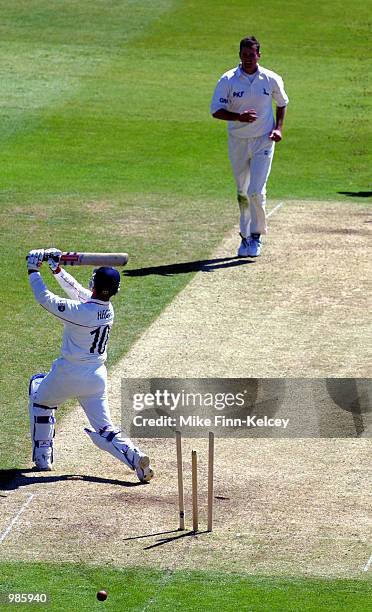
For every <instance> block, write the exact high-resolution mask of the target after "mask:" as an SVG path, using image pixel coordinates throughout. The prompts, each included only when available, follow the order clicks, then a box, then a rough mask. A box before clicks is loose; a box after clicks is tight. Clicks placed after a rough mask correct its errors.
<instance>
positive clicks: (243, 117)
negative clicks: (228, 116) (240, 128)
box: [239, 108, 257, 123]
mask: <svg viewBox="0 0 372 612" xmlns="http://www.w3.org/2000/svg"><path fill="white" fill-rule="evenodd" d="M256 119H257V113H256V111H255V110H254V108H250V109H249V110H246V111H243V112H242V113H240V115H239V121H241V122H242V123H253V122H254V121H256Z"/></svg>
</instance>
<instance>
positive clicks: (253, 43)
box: [239, 36, 260, 53]
mask: <svg viewBox="0 0 372 612" xmlns="http://www.w3.org/2000/svg"><path fill="white" fill-rule="evenodd" d="M243 47H249V48H250V49H251V48H252V47H256V50H257V53H259V52H260V43H259V41H258V40H257V38H255V37H254V36H247V37H246V38H242V40H241V41H240V49H239V52H240V53H241V52H242V49H243Z"/></svg>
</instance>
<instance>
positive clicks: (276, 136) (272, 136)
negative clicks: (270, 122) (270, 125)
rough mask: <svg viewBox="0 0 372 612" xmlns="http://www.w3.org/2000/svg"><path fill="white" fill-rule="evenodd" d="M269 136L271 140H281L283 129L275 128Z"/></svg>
mask: <svg viewBox="0 0 372 612" xmlns="http://www.w3.org/2000/svg"><path fill="white" fill-rule="evenodd" d="M269 138H270V140H273V141H274V142H280V141H281V139H282V131H281V130H278V129H275V130H273V131H272V132H271V134H270V136H269Z"/></svg>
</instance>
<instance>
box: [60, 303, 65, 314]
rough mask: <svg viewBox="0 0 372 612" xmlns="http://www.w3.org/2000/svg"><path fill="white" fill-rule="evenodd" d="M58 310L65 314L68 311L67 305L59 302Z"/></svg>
mask: <svg viewBox="0 0 372 612" xmlns="http://www.w3.org/2000/svg"><path fill="white" fill-rule="evenodd" d="M58 310H59V312H64V311H65V310H66V304H64V303H63V302H59V303H58Z"/></svg>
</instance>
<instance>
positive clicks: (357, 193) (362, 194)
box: [337, 191, 372, 198]
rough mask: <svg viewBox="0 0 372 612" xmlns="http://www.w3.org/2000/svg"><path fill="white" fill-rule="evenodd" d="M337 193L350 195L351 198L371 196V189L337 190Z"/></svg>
mask: <svg viewBox="0 0 372 612" xmlns="http://www.w3.org/2000/svg"><path fill="white" fill-rule="evenodd" d="M337 193H340V194H341V195H347V196H351V197H352V198H372V191H338V192H337Z"/></svg>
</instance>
